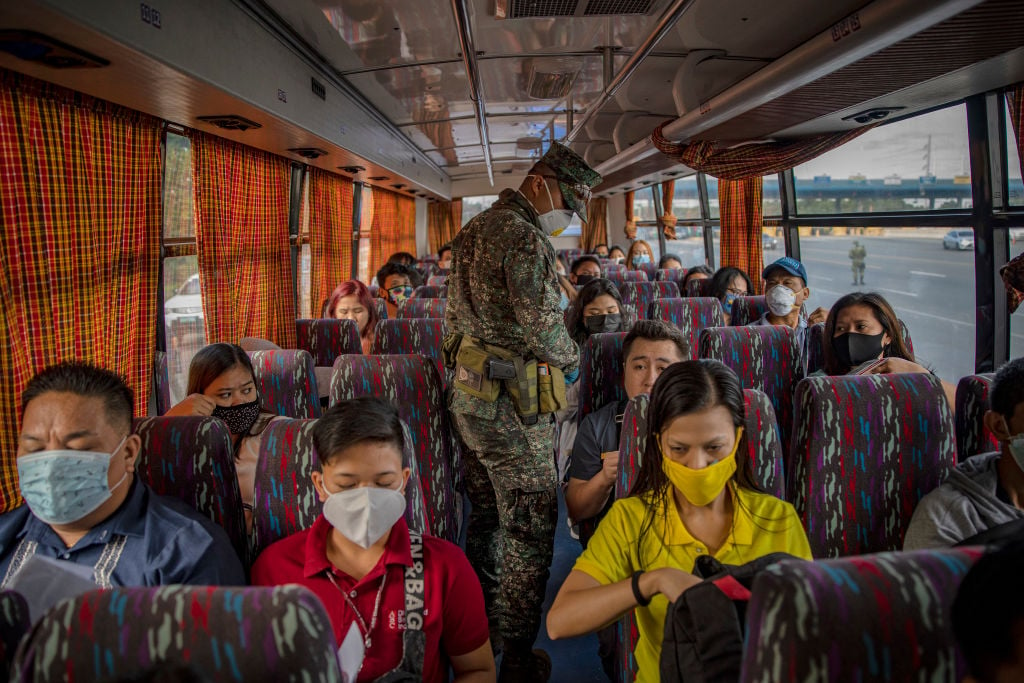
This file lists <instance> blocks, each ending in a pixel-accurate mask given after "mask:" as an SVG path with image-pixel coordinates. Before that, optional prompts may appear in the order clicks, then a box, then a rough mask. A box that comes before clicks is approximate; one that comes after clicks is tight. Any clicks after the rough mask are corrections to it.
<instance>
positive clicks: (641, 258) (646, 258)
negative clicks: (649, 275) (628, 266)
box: [633, 254, 651, 266]
mask: <svg viewBox="0 0 1024 683" xmlns="http://www.w3.org/2000/svg"><path fill="white" fill-rule="evenodd" d="M650 262H651V255H650V254H636V255H634V256H633V265H634V266H642V265H643V264H645V263H650Z"/></svg>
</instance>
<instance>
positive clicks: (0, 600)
mask: <svg viewBox="0 0 1024 683" xmlns="http://www.w3.org/2000/svg"><path fill="white" fill-rule="evenodd" d="M31 626H32V622H31V621H30V619H29V613H28V603H27V602H26V601H25V598H23V597H22V596H21V594H20V593H15V592H14V591H0V648H2V650H0V676H2V678H3V680H5V681H6V680H7V676H8V674H9V673H10V670H11V662H13V661H14V653H15V651H16V650H17V649H18V643H20V642H21V640H22V638H24V637H25V634H26V633H28V630H29V628H30V627H31Z"/></svg>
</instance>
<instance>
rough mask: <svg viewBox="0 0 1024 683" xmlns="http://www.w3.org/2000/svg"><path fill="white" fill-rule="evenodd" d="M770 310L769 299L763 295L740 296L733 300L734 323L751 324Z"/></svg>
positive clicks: (732, 321) (731, 321)
mask: <svg viewBox="0 0 1024 683" xmlns="http://www.w3.org/2000/svg"><path fill="white" fill-rule="evenodd" d="M767 312H768V301H767V300H766V299H765V298H764V297H763V296H738V297H736V300H735V301H733V302H732V320H730V321H729V322H730V324H732V325H749V324H750V323H752V322H756V321H757V320H759V319H760V318H761V316H762V315H764V314H765V313H767Z"/></svg>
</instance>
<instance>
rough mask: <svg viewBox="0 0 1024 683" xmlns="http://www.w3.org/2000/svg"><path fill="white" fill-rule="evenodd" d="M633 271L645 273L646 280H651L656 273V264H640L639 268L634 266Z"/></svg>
mask: <svg viewBox="0 0 1024 683" xmlns="http://www.w3.org/2000/svg"><path fill="white" fill-rule="evenodd" d="M633 270H639V271H640V272H641V273H647V279H648V280H653V279H654V274H655V273H656V272H658V264H657V263H653V262H649V263H641V264H640V265H639V266H635V267H634V268H633Z"/></svg>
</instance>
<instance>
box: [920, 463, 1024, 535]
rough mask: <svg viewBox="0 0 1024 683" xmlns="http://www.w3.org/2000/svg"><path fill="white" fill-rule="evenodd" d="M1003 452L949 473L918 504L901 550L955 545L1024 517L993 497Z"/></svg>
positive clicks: (1021, 513)
mask: <svg viewBox="0 0 1024 683" xmlns="http://www.w3.org/2000/svg"><path fill="white" fill-rule="evenodd" d="M1001 455H1002V453H999V452H996V453H985V454H983V455H975V456H973V457H971V458H968V459H967V460H965V461H964V462H962V463H960V464H959V465H957V466H956V468H955V469H954V470H953V471H952V472H950V473H949V477H947V478H946V482H945V483H944V484H942V486H940V487H939V488H937V489H935V490H934V491H932V492H931V493H929V494H928V495H926V496H925V497H924V498H922V499H921V502H919V503H918V504H917V509H916V510H914V516H913V517H912V518H911V520H910V526H909V527H907V535H906V537H905V538H904V539H903V549H904V550H918V549H920V548H944V547H949V546H952V545H956V544H957V543H959V542H960V541H962V540H964V539H966V538H970V537H971V536H974V535H975V534H978V533H981V532H982V531H986V530H988V529H990V528H992V527H994V526H998V525H999V524H1004V523H1006V522H1012V521H1014V520H1016V519H1022V518H1024V510H1018V509H1017V508H1015V507H1013V505H1010V504H1009V503H1004V502H1003V501H1001V500H1000V499H999V498H998V497H997V496H996V486H997V484H998V483H999V473H998V471H997V470H996V463H997V462H998V461H999V457H1000V456H1001Z"/></svg>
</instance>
